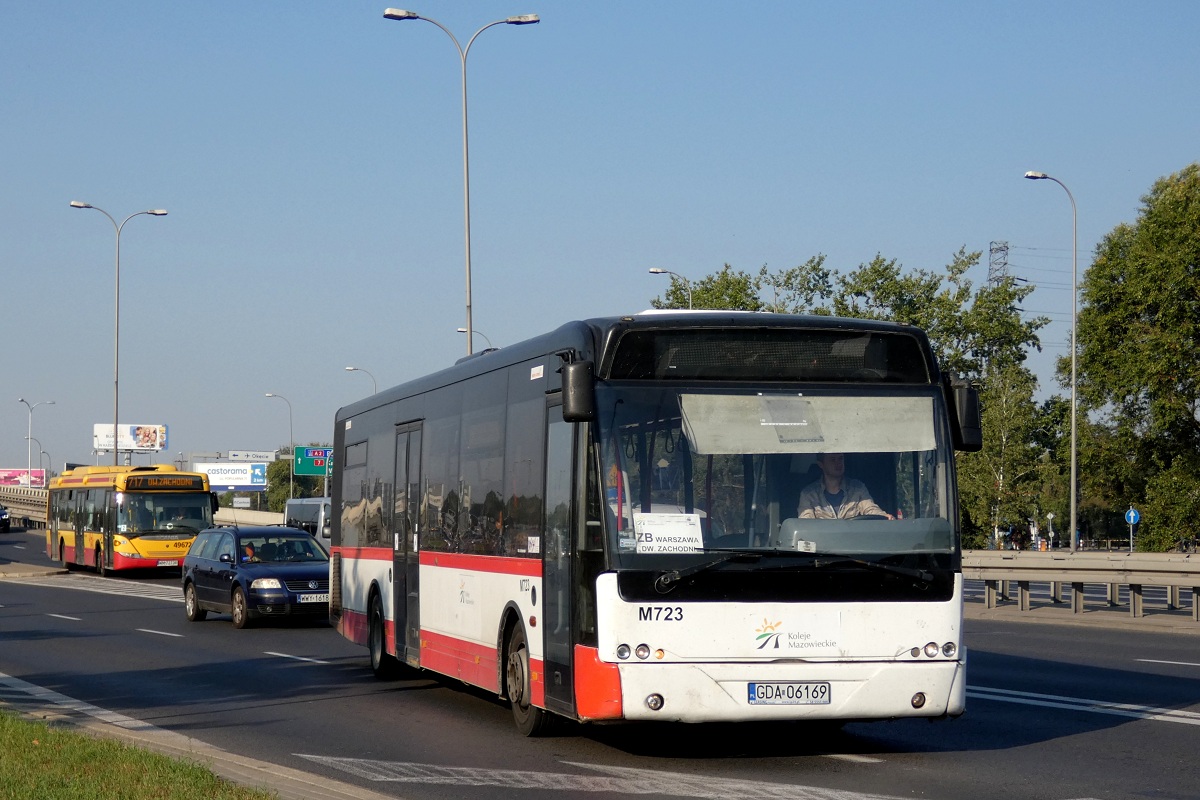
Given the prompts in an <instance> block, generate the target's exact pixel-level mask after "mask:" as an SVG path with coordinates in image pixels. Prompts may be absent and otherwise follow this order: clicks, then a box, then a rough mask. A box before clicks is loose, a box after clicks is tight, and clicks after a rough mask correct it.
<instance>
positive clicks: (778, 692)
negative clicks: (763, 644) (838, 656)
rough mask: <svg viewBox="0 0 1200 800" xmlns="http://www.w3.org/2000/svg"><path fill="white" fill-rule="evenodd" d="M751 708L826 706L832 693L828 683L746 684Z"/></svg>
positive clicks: (779, 682) (783, 682)
mask: <svg viewBox="0 0 1200 800" xmlns="http://www.w3.org/2000/svg"><path fill="white" fill-rule="evenodd" d="M746 687H747V692H748V694H749V699H750V705H752V706H819V705H828V704H829V703H830V701H831V700H832V696H833V692H832V691H831V690H830V688H829V682H828V681H802V682H797V681H778V682H771V683H749V684H746Z"/></svg>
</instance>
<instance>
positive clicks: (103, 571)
mask: <svg viewBox="0 0 1200 800" xmlns="http://www.w3.org/2000/svg"><path fill="white" fill-rule="evenodd" d="M96 572H99V573H100V576H101V577H104V576H106V575H108V573H109V572H110V570H109V569H108V567H106V566H104V548H102V547H97V548H96Z"/></svg>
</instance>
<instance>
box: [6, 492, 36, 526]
mask: <svg viewBox="0 0 1200 800" xmlns="http://www.w3.org/2000/svg"><path fill="white" fill-rule="evenodd" d="M0 505H2V506H4V507H5V508H7V509H8V513H9V516H10V517H12V518H14V519H24V520H28V521H29V522H30V523H32V524H33V525H34V526H36V527H43V528H44V527H45V526H46V490H45V489H29V488H27V487H24V486H0Z"/></svg>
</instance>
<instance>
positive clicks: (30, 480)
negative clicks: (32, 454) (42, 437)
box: [25, 436, 46, 489]
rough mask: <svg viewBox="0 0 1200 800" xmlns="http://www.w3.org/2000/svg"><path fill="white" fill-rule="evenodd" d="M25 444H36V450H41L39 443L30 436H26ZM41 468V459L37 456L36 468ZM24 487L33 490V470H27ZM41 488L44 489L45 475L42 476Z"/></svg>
mask: <svg viewBox="0 0 1200 800" xmlns="http://www.w3.org/2000/svg"><path fill="white" fill-rule="evenodd" d="M25 442H26V444H33V443H34V442H37V446H38V450H41V449H42V443H41V442H39V441H38V440H37V439H35V438H34V437H32V436H26V437H25ZM41 466H42V459H41V457H40V456H39V457H38V468H39V469H40V468H41ZM25 485H26V486H28V487H29V488H30V489H32V488H33V470H29V472H28V478H27V480H26V483H25ZM42 488H43V489H44V488H46V477H45V475H43V476H42Z"/></svg>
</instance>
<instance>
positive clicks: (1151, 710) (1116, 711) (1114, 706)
mask: <svg viewBox="0 0 1200 800" xmlns="http://www.w3.org/2000/svg"><path fill="white" fill-rule="evenodd" d="M967 697H974V698H976V699H979V700H998V701H1000V702H1002V703H1020V704H1022V705H1027V706H1042V707H1044V708H1065V709H1068V710H1071V711H1088V712H1091V713H1093V714H1111V715H1113V716H1118V717H1132V718H1134V719H1149V720H1155V721H1157V722H1178V723H1182V724H1184V725H1200V713H1196V712H1194V711H1178V710H1176V709H1173V708H1158V707H1155V706H1139V705H1134V704H1132V703H1111V702H1109V701H1107V700H1089V699H1087V698H1083V697H1063V696H1061V695H1055V694H1037V693H1036V692H1018V691H1012V690H1009V689H992V688H987V687H984V686H968V687H967Z"/></svg>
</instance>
